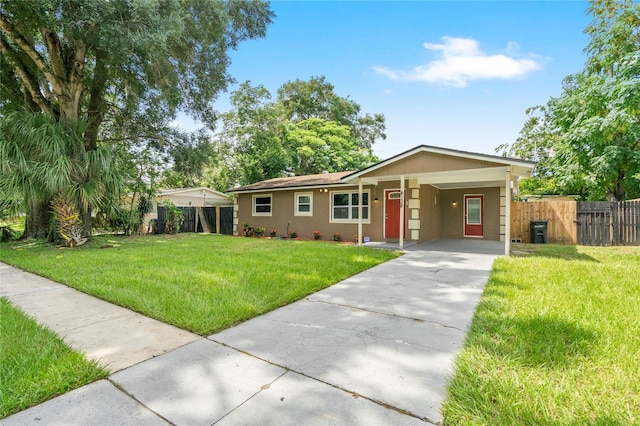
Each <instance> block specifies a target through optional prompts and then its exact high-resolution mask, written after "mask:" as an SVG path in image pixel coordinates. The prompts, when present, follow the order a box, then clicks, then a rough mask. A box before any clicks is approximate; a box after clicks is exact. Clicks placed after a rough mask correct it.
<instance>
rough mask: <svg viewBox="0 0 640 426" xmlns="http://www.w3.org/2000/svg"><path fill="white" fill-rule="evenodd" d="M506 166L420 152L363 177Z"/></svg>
mask: <svg viewBox="0 0 640 426" xmlns="http://www.w3.org/2000/svg"><path fill="white" fill-rule="evenodd" d="M501 166H504V164H498V163H493V162H489V161H479V160H473V159H469V158H461V157H453V156H450V155H444V154H435V153H431V152H418V153H416V154H414V155H411V156H409V157H407V158H404V159H402V160H397V161H394V162H393V163H391V164H389V165H387V166H384V167H381V168H379V169H376V170H374V171H372V172H369V173H365V174H364V175H362V176H363V177H374V176H378V177H381V176H397V175H403V174H404V175H410V174H415V173H429V172H442V171H449V170H464V169H481V168H485V167H501Z"/></svg>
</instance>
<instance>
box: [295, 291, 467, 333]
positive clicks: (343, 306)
mask: <svg viewBox="0 0 640 426" xmlns="http://www.w3.org/2000/svg"><path fill="white" fill-rule="evenodd" d="M305 300H306V301H308V302H313V303H324V304H325V305H335V306H340V307H342V308H348V309H357V310H359V311H364V312H371V313H372V314H378V315H385V316H387V317H392V318H402V319H406V320H410V321H417V322H422V323H427V324H434V325H437V326H438V327H442V328H450V329H452V330H457V331H459V332H461V333H463V332H464V330H461V329H460V328H458V327H455V326H453V325H447V324H442V323H439V322H437V321H429V320H426V319H422V318H413V317H407V316H404V315H398V314H390V313H388V312H382V311H376V310H374V309H367V308H361V307H359V306H351V305H345V304H343V303H335V302H327V301H324V300H317V299H310V298H306V299H305Z"/></svg>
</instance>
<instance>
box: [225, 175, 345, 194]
mask: <svg viewBox="0 0 640 426" xmlns="http://www.w3.org/2000/svg"><path fill="white" fill-rule="evenodd" d="M352 173H353V171H348V172H334V173H320V174H317V175H306V176H292V177H283V178H275V179H269V180H263V181H262V182H256V183H252V184H250V185H244V186H240V187H238V188H233V189H230V190H229V191H228V192H231V193H234V192H247V191H261V190H266V189H285V188H300V187H306V186H323V185H340V184H342V182H341V179H342V178H343V177H345V176H347V175H350V174H352Z"/></svg>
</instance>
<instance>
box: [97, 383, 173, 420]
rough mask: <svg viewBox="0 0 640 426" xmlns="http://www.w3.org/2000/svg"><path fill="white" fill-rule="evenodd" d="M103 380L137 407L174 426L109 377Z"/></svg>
mask: <svg viewBox="0 0 640 426" xmlns="http://www.w3.org/2000/svg"><path fill="white" fill-rule="evenodd" d="M105 380H107V381H108V382H109V383H111V384H112V385H113V387H114V388H116V389H118V390H119V391H120V392H122V393H123V394H125V395H127V396H128V397H129V398H131V399H133V400H134V401H135V402H136V403H138V405H140V406H141V407H144V408H145V409H146V410H148V411H149V412H150V413H153V414H154V415H156V416H158V417H160V418H161V419H162V420H164V421H165V422H167V423H168V424H170V425H173V426H176V424H175V423H174V422H172V421H171V420H169V419H167V418H166V417H164V416H163V415H162V414H160V413H158V412H157V411H155V410H153V409H152V408H151V407H149V406H147V405H146V404H145V403H143V402H142V401H140V400H139V399H138V398H136V397H135V396H134V395H133V394H132V393H130V392H128V391H127V390H126V389H125V388H123V387H122V386H120V385H119V384H118V383H116V382H114V381H113V380H111V377H107V378H106V379H105Z"/></svg>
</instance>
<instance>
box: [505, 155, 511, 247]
mask: <svg viewBox="0 0 640 426" xmlns="http://www.w3.org/2000/svg"><path fill="white" fill-rule="evenodd" d="M505 185H506V188H505V206H504V216H505V218H504V255H505V256H509V255H510V254H511V168H510V167H509V168H508V169H507V173H506V176H505Z"/></svg>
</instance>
